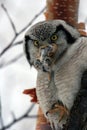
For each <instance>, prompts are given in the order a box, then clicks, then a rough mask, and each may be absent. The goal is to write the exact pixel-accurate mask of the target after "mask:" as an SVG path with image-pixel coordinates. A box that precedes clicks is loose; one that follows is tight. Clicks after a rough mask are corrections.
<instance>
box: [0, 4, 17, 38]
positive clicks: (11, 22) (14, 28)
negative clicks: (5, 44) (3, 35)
mask: <svg viewBox="0 0 87 130" xmlns="http://www.w3.org/2000/svg"><path fill="white" fill-rule="evenodd" d="M1 7H2V8H3V10H4V11H5V13H6V15H7V17H8V19H9V21H10V24H11V26H12V28H13V31H14V34H15V35H16V34H17V30H16V27H15V24H14V22H13V21H12V19H11V17H10V15H9V13H8V10H7V9H6V7H5V6H4V4H1Z"/></svg>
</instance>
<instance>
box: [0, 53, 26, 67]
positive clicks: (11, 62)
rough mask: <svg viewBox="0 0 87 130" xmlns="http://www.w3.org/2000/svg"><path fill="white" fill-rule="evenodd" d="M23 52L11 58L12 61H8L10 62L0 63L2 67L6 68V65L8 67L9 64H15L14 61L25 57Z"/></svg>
mask: <svg viewBox="0 0 87 130" xmlns="http://www.w3.org/2000/svg"><path fill="white" fill-rule="evenodd" d="M23 55H24V54H23V53H21V54H19V55H17V56H15V57H14V58H13V59H11V60H10V61H8V62H6V63H5V62H4V63H2V64H0V68H4V67H7V66H8V65H11V64H13V63H14V62H16V61H18V60H19V59H20V58H21V57H23Z"/></svg>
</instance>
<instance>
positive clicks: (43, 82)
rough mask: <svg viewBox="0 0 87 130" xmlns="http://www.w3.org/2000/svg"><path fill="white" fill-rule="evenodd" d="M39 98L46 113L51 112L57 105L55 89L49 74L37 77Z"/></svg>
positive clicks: (41, 74) (40, 74)
mask: <svg viewBox="0 0 87 130" xmlns="http://www.w3.org/2000/svg"><path fill="white" fill-rule="evenodd" d="M36 93H37V98H38V101H39V104H40V106H41V108H42V109H43V111H44V112H46V111H47V110H49V109H50V108H51V107H52V105H53V104H54V103H55V100H56V96H55V94H54V93H55V89H54V86H53V85H51V82H50V80H49V78H48V74H47V73H39V74H38V77H37V87H36Z"/></svg>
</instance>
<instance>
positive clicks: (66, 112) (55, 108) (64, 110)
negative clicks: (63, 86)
mask: <svg viewBox="0 0 87 130" xmlns="http://www.w3.org/2000/svg"><path fill="white" fill-rule="evenodd" d="M55 112H59V114H60V115H59V122H60V121H61V120H62V119H63V117H64V116H65V115H69V110H68V109H67V108H66V107H65V106H63V105H60V104H58V103H56V104H55V105H54V106H53V108H52V109H50V110H49V111H48V112H47V113H46V115H47V114H48V113H50V114H53V113H55Z"/></svg>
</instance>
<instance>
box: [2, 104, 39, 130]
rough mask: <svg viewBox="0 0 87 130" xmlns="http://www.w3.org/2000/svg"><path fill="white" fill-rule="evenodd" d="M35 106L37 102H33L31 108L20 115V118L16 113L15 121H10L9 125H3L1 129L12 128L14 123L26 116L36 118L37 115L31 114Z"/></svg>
mask: <svg viewBox="0 0 87 130" xmlns="http://www.w3.org/2000/svg"><path fill="white" fill-rule="evenodd" d="M34 106H35V104H32V105H31V106H30V108H29V109H28V110H27V111H26V112H25V113H24V114H23V115H22V116H20V117H19V118H16V117H15V115H14V118H13V121H12V122H10V123H9V124H8V125H6V126H3V127H2V128H1V129H0V130H6V129H8V128H10V127H11V126H13V125H14V124H16V123H18V122H19V121H21V120H23V119H25V118H36V117H37V116H35V115H32V116H30V115H29V114H30V112H31V110H32V109H33V107H34Z"/></svg>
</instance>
